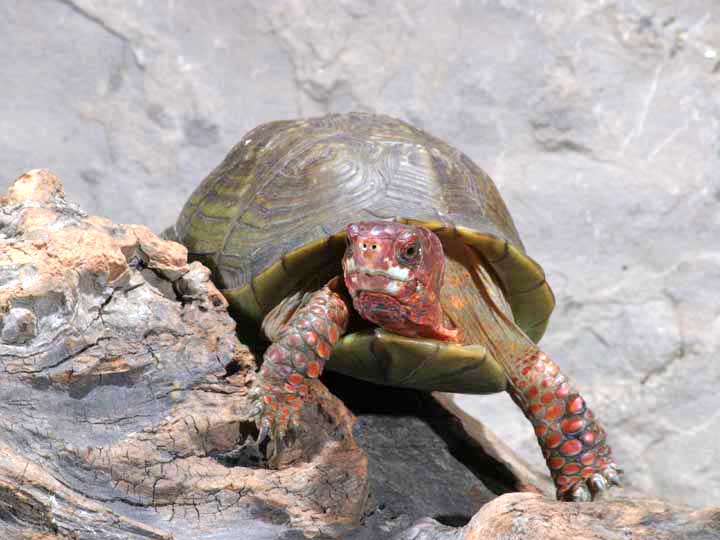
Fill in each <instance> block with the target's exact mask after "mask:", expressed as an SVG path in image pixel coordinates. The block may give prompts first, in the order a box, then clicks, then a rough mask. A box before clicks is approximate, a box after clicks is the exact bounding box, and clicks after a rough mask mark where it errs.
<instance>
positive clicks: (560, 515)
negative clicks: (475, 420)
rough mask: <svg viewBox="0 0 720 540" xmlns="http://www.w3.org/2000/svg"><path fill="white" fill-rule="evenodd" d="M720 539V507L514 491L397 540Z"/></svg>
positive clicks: (418, 527) (429, 522)
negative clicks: (459, 518) (580, 499)
mask: <svg viewBox="0 0 720 540" xmlns="http://www.w3.org/2000/svg"><path fill="white" fill-rule="evenodd" d="M491 538H493V539H494V538H502V539H503V540H525V539H527V538H532V539H533V540H567V539H568V538H573V539H577V540H620V539H622V540H717V539H719V538H720V507H716V508H708V509H705V510H693V509H691V508H687V507H684V506H680V505H674V504H670V503H666V502H662V501H658V500H652V499H634V500H631V499H617V500H611V501H596V502H592V503H558V502H556V501H552V500H549V499H547V498H544V497H542V496H540V495H537V494H532V493H512V494H508V495H503V496H501V497H498V498H496V499H494V500H493V501H492V502H490V503H488V504H486V505H485V506H483V508H482V509H481V510H480V512H478V513H477V514H476V515H475V517H473V519H472V521H471V522H470V523H469V524H468V525H467V526H466V527H463V528H462V529H454V528H451V527H447V526H445V525H443V524H440V523H438V522H437V521H435V520H431V519H426V520H422V521H420V522H418V523H417V524H415V525H414V526H413V527H411V528H410V529H408V530H406V531H403V532H402V533H401V534H399V535H398V536H396V537H395V538H394V540H485V539H491Z"/></svg>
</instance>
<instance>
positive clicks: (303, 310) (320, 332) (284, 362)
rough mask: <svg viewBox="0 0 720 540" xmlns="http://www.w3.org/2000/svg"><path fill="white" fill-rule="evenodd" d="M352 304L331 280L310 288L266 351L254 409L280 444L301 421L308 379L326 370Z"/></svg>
mask: <svg viewBox="0 0 720 540" xmlns="http://www.w3.org/2000/svg"><path fill="white" fill-rule="evenodd" d="M347 321H348V308H347V306H346V305H345V302H344V301H343V300H342V298H341V297H340V296H339V295H338V294H336V293H335V292H333V291H332V290H331V289H330V288H329V287H328V286H325V287H323V288H322V289H320V290H319V291H317V292H314V293H311V294H307V295H305V297H304V298H303V299H302V301H301V302H300V303H299V305H298V307H297V309H295V310H294V312H293V313H292V314H291V315H290V316H289V318H288V320H287V322H286V323H285V324H284V325H282V326H281V327H280V328H279V329H278V330H277V332H276V333H274V334H275V335H273V343H272V345H270V347H268V349H267V350H266V351H265V355H264V357H263V364H262V367H261V369H260V373H259V374H258V379H257V385H256V387H255V389H254V391H253V394H254V397H255V399H256V401H255V404H254V406H253V410H252V413H251V414H252V415H253V416H254V417H255V419H256V422H257V425H258V429H259V430H260V434H259V436H258V444H259V443H260V442H262V441H263V440H264V439H265V438H266V437H267V436H268V435H269V436H270V438H271V439H272V440H273V441H274V442H275V443H276V444H277V442H279V441H281V440H282V439H283V437H284V436H285V433H286V431H287V428H288V425H294V424H295V423H296V422H297V418H298V412H299V410H300V409H301V407H302V405H303V401H304V400H305V399H306V396H307V391H308V387H307V381H308V379H315V378H317V377H319V376H320V374H321V373H322V370H323V367H324V366H325V361H326V360H327V359H328V358H329V357H330V354H331V353H332V348H333V346H334V345H335V343H336V342H337V340H338V339H339V338H340V336H342V334H343V333H344V332H345V329H346V327H347Z"/></svg>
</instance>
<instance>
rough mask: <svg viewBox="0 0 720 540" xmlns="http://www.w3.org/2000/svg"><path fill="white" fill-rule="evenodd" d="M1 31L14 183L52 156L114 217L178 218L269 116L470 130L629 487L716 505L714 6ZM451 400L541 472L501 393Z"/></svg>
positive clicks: (549, 345) (50, 4)
mask: <svg viewBox="0 0 720 540" xmlns="http://www.w3.org/2000/svg"><path fill="white" fill-rule="evenodd" d="M0 34H1V35H2V36H3V39H4V41H3V44H4V47H3V48H2V51H0V59H2V61H3V66H4V69H3V70H2V71H1V72H0V96H1V97H2V99H0V137H2V139H1V142H2V147H3V152H2V155H0V170H2V171H4V175H3V180H4V181H5V182H6V186H7V185H9V182H10V181H11V180H12V179H13V178H14V177H15V176H17V175H19V174H20V173H21V172H23V171H24V170H26V169H28V168H30V167H33V166H37V165H38V164H41V165H43V166H49V167H51V168H52V169H54V170H56V171H58V172H59V173H60V174H61V176H62V177H63V178H64V180H65V182H66V189H67V191H68V193H69V195H70V196H71V198H72V200H77V201H79V202H80V203H81V204H82V206H83V207H85V208H87V209H88V210H89V211H91V212H92V213H98V214H101V215H106V216H109V217H110V218H112V219H113V220H115V221H118V222H120V221H122V222H137V223H144V224H146V225H148V226H149V227H151V228H152V229H154V230H156V231H159V230H161V229H162V228H163V227H165V226H167V225H169V224H170V223H172V222H173V221H174V218H175V217H176V216H177V213H178V211H179V209H180V207H181V205H182V204H183V202H184V201H185V200H186V198H187V196H188V195H189V194H190V192H191V191H192V189H193V188H194V186H195V185H196V184H197V183H198V182H199V181H200V179H201V178H202V177H203V176H204V175H205V174H206V173H207V172H208V171H209V170H210V169H211V168H212V167H214V166H215V165H216V164H217V163H219V162H220V160H221V159H222V158H223V157H224V155H225V154H226V152H227V150H228V149H229V148H230V146H232V145H233V144H234V143H235V142H237V141H238V140H240V138H241V136H242V135H243V133H244V132H245V131H247V130H249V129H250V128H252V127H254V126H255V125H257V124H259V123H262V122H265V121H269V120H275V119H280V118H289V117H297V116H306V115H314V114H321V113H324V112H330V111H333V112H343V111H347V110H351V109H355V110H370V111H376V112H385V113H389V114H393V115H396V116H399V117H401V118H403V119H405V120H408V121H410V122H413V123H415V124H417V125H418V126H419V127H422V128H424V129H426V130H428V131H430V132H432V133H434V134H436V135H438V136H440V137H442V138H445V139H447V140H448V141H450V142H451V143H453V144H455V145H457V146H459V147H460V148H461V149H462V150H464V151H465V152H467V153H468V155H470V156H471V157H472V158H473V159H474V160H476V161H477V162H478V163H479V164H480V165H481V166H482V167H484V168H485V169H486V170H487V171H488V172H489V173H490V174H491V176H493V178H494V179H495V181H496V182H497V184H498V186H499V188H500V190H501V192H502V193H503V194H504V196H505V199H506V201H507V203H508V206H509V208H510V210H511V212H512V214H513V215H514V217H515V220H516V223H517V225H518V228H519V229H520V232H521V234H522V236H523V239H524V241H525V244H526V248H527V249H528V251H529V253H530V254H531V255H532V256H533V257H535V258H536V259H537V260H538V261H539V262H540V263H542V264H543V266H544V267H545V268H546V270H547V273H548V279H549V281H550V283H551V285H552V286H553V288H554V289H555V291H556V293H557V298H558V309H557V312H556V314H555V315H554V318H553V320H551V324H550V330H549V332H548V334H547V337H546V338H545V340H544V347H545V348H546V349H547V351H548V352H549V353H550V355H551V356H552V357H553V358H555V359H556V360H557V361H558V362H559V363H560V364H561V366H563V368H564V369H566V370H567V371H569V372H570V374H571V375H573V376H574V378H575V379H576V381H577V382H578V384H579V386H580V388H581V389H582V391H583V394H585V395H587V398H588V400H589V402H590V404H591V405H592V407H593V409H594V410H595V411H596V412H597V413H598V414H599V415H600V416H601V418H602V419H603V420H604V422H605V424H606V425H607V428H608V432H609V434H610V441H611V442H612V444H613V446H614V449H615V454H616V456H617V458H618V461H619V462H620V463H622V465H623V466H624V467H625V469H626V471H627V474H626V479H627V482H628V483H629V484H630V485H631V486H632V487H634V488H636V489H639V490H642V491H644V492H646V493H648V494H651V495H653V496H660V497H665V498H668V499H671V500H673V501H676V502H681V503H689V504H693V505H704V504H710V503H711V502H713V501H718V500H720V469H718V467H716V466H715V462H716V461H717V450H716V449H717V448H718V447H719V446H720V412H718V411H720V395H718V393H717V392H716V388H717V387H718V384H719V383H720V365H719V364H718V362H717V361H716V356H717V352H718V350H719V349H720V338H718V336H720V332H719V330H720V307H719V306H720V303H718V302H717V291H718V290H720V243H719V242H718V239H717V237H718V232H719V231H720V212H718V207H719V205H720V136H719V135H718V133H720V92H718V91H717V89H718V87H719V85H720V5H719V4H717V3H715V2H708V1H706V0H679V1H678V0H673V1H670V0H618V1H613V2H610V1H605V0H579V1H573V0H552V1H538V0H530V1H527V2H518V1H515V0H486V1H483V2H473V1H469V0H467V1H458V2H453V3H450V4H448V3H445V2H419V1H414V0H403V1H398V2H370V1H358V0H347V1H339V2H333V3H327V2H321V1H319V0H317V1H310V0H307V1H303V0H282V1H279V2H262V1H260V0H252V1H250V0H246V1H242V2H230V1H215V2H212V3H209V4H203V3H197V2H171V3H149V2H142V3H138V2H134V3H128V2H123V1H106V0H102V1H100V0H39V1H36V2H20V1H19V0H11V1H9V2H3V3H2V4H1V5H0ZM35 219H41V216H38V217H36V218H35ZM89 240H90V239H88V241H89ZM40 324H41V325H42V322H41V323H40ZM18 335H20V334H18ZM460 403H461V404H462V405H463V406H464V407H466V408H467V409H468V410H470V411H471V412H473V413H474V414H476V415H477V416H478V417H479V418H481V419H482V420H483V421H484V422H487V423H488V424H489V425H490V426H491V427H493V429H495V430H496V431H497V432H498V434H499V435H500V436H501V437H502V438H503V439H504V440H505V442H508V443H509V444H510V446H511V447H512V448H517V449H520V450H521V451H522V454H523V456H524V457H526V458H527V459H528V460H531V461H532V463H533V466H534V467H535V468H536V470H537V471H539V472H543V473H544V464H543V463H542V458H541V456H540V452H539V450H538V449H537V447H536V442H535V440H534V437H533V434H532V431H531V430H530V428H529V426H528V425H527V423H526V421H525V420H524V419H523V418H522V417H521V416H520V415H519V413H518V412H517V411H516V409H515V407H514V406H513V405H512V404H511V403H510V401H509V400H507V399H505V397H504V396H494V397H490V398H484V397H483V398H479V397H462V398H460ZM688 449H692V451H691V452H689V451H688ZM700 484H701V485H702V488H701V489H699V488H698V485H700Z"/></svg>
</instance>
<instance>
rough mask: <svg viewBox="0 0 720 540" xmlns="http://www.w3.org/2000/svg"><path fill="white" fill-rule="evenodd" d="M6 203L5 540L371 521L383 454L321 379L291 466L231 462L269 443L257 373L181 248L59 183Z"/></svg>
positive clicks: (0, 392)
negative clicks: (255, 414)
mask: <svg viewBox="0 0 720 540" xmlns="http://www.w3.org/2000/svg"><path fill="white" fill-rule="evenodd" d="M1 202H2V212H1V214H0V227H1V228H0V234H1V235H2V238H0V312H1V313H2V315H3V316H2V329H1V334H0V336H1V338H2V342H1V343H0V538H3V539H11V538H30V537H34V536H33V535H47V537H48V538H53V537H56V538H63V539H64V538H73V539H84V538H95V539H96V538H103V539H112V538H118V539H119V538H123V539H124V538H132V539H135V538H178V539H179V538H202V537H203V536H205V535H208V536H209V535H210V534H211V533H212V538H237V533H238V531H240V530H245V531H246V537H250V538H253V537H257V538H264V537H273V535H275V534H280V533H281V532H283V531H286V530H287V529H289V528H298V529H301V530H303V531H305V532H308V533H311V532H318V531H324V532H325V533H326V534H329V535H332V536H337V535H338V534H340V532H341V531H343V530H345V529H347V528H348V527H351V526H353V525H356V524H357V523H358V521H359V519H360V517H361V516H362V513H363V509H364V505H365V503H366V498H367V458H366V456H365V454H364V453H363V452H362V451H361V450H360V448H359V447H358V446H357V444H356V443H355V442H354V440H353V438H352V436H351V426H352V423H353V417H352V414H351V413H349V412H348V411H347V409H346V408H345V407H344V406H343V405H342V403H340V402H339V401H338V400H337V399H335V398H333V397H332V396H331V395H330V394H329V393H328V392H327V390H325V388H324V386H323V385H322V384H316V385H315V386H314V387H313V389H312V391H313V393H314V397H315V401H314V405H313V406H312V407H307V410H306V411H305V414H306V415H307V416H308V417H307V418H306V422H307V425H308V426H312V429H308V430H306V432H304V433H303V436H302V440H301V441H298V442H297V444H294V445H292V446H291V447H289V448H288V449H287V450H286V451H285V452H284V453H283V459H284V464H285V468H284V469H282V470H269V469H266V468H261V467H258V466H257V463H253V461H252V460H253V459H255V456H254V455H253V453H252V452H249V451H248V452H247V453H246V454H242V453H240V454H239V458H237V457H236V458H235V459H234V460H228V459H223V458H222V456H223V454H225V453H227V452H229V451H232V450H233V449H236V447H237V443H238V441H243V440H244V439H245V438H246V437H247V436H253V435H255V434H256V431H255V427H254V425H253V423H251V422H249V421H248V418H247V416H246V415H245V410H246V409H247V404H246V402H245V398H246V394H247V391H248V388H249V386H250V383H251V381H252V378H253V376H254V369H255V365H254V360H253V356H252V355H251V354H250V352H249V351H248V349H247V348H246V347H244V346H243V345H241V344H240V343H239V342H238V341H237V339H236V337H235V332H234V330H235V324H234V322H233V321H232V319H230V317H229V316H228V314H227V311H226V303H225V300H224V298H223V297H222V295H221V294H220V293H219V292H218V291H217V289H216V288H215V287H214V286H213V284H212V283H211V282H210V281H209V272H208V271H207V270H206V269H205V268H204V267H202V266H201V265H200V264H198V263H193V264H190V265H188V264H187V261H186V252H185V249H184V248H183V247H182V246H180V245H179V244H176V243H173V242H167V241H163V240H160V239H159V238H157V237H156V236H155V235H154V234H152V233H151V232H150V231H149V230H148V229H147V228H145V227H142V226H137V225H126V226H123V225H114V224H113V223H111V222H110V221H108V220H105V219H102V218H98V217H94V216H87V215H86V214H84V213H83V212H82V211H80V210H79V209H78V208H76V207H74V206H73V205H72V204H69V203H68V202H67V201H65V200H64V198H63V192H62V186H61V184H60V182H59V180H58V179H57V178H56V177H55V176H54V175H52V174H51V173H49V172H48V171H45V170H35V171H31V172H29V173H27V174H25V175H23V176H22V177H21V178H20V179H18V180H17V181H16V182H15V183H14V184H13V186H12V187H11V188H10V190H9V191H8V193H7V195H6V196H5V197H4V198H3V199H2V201H1ZM243 460H244V461H245V462H243ZM238 464H241V465H246V466H236V465H238Z"/></svg>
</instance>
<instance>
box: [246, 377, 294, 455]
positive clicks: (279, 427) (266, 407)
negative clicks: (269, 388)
mask: <svg viewBox="0 0 720 540" xmlns="http://www.w3.org/2000/svg"><path fill="white" fill-rule="evenodd" d="M248 396H249V397H251V399H252V401H251V404H250V407H249V409H248V417H249V418H250V419H251V420H253V421H254V422H255V425H256V426H257V428H258V435H257V439H256V440H255V445H257V446H258V447H260V445H262V444H263V443H265V442H268V445H267V447H266V457H267V459H268V460H272V459H273V458H274V457H275V456H277V455H278V454H280V453H281V452H282V450H283V448H285V444H284V442H285V441H284V440H285V438H286V436H287V435H288V431H289V429H288V428H290V429H292V428H293V427H294V426H297V425H298V419H297V416H298V414H297V409H296V408H294V407H288V406H284V405H279V403H281V401H280V400H281V399H282V398H281V396H282V394H275V393H272V392H265V391H264V389H263V388H262V387H261V386H258V387H256V388H254V389H253V390H251V391H250V392H249V394H248Z"/></svg>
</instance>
